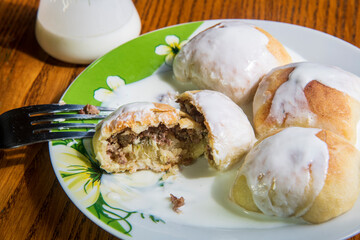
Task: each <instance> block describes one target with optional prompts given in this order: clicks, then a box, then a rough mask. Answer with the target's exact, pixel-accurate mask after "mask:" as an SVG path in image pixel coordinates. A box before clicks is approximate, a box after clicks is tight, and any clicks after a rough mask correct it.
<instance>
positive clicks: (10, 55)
mask: <svg viewBox="0 0 360 240" xmlns="http://www.w3.org/2000/svg"><path fill="white" fill-rule="evenodd" d="M38 5H39V0H2V1H0V86H1V87H0V113H3V112H5V111H7V110H10V109H12V108H16V107H21V106H26V105H31V104H44V103H55V102H58V101H59V99H60V97H61V95H62V94H63V92H64V91H65V89H66V88H67V87H68V86H69V84H70V83H71V82H72V81H73V80H74V78H75V77H76V76H77V75H78V74H80V73H81V71H82V70H83V69H84V68H85V67H86V66H84V65H75V64H68V63H63V62H60V61H58V60H56V59H54V58H52V57H50V56H49V55H47V54H46V53H45V52H44V51H43V50H42V49H41V48H40V47H39V45H38V44H37V42H36V40H35V36H34V23H35V18H36V11H37V8H38ZM135 5H136V7H137V9H138V12H139V14H140V17H141V20H142V33H146V32H149V31H152V30H155V29H158V28H162V27H165V26H170V25H174V24H178V23H185V22H190V21H197V20H206V19H221V18H249V19H265V20H272V21H281V22H287V23H293V24H298V25H302V26H306V27H310V28H314V29H317V30H320V31H323V32H326V33H329V34H331V35H334V36H336V37H339V38H341V39H344V40H345V41H347V42H350V43H352V44H354V45H355V46H357V47H360V2H359V1H358V0H344V1H342V0H338V1H335V0H320V1H313V0H289V1H287V0H262V1H260V0H207V1H201V0H181V1H180V0H179V1H173V0H161V1H160V0H159V1H153V0H135ZM0 158H1V160H0V239H115V238H114V237H113V236H112V235H110V234H109V233H107V232H105V231H104V230H102V229H101V228H99V227H97V225H95V224H94V223H92V222H91V221H90V220H89V219H88V218H87V217H85V216H84V215H83V214H82V213H81V212H80V211H79V210H78V209H77V208H76V207H75V205H74V204H73V203H72V202H71V201H70V200H69V198H68V197H67V196H66V194H65V193H64V191H63V190H62V188H61V187H60V184H59V182H58V180H57V179H56V178H55V175H54V172H53V170H52V166H51V163H50V158H49V153H48V145H47V144H45V143H44V144H35V145H33V146H29V147H22V148H18V149H12V150H0ZM351 239H357V240H359V239H360V234H359V235H357V236H355V237H352V238H351Z"/></svg>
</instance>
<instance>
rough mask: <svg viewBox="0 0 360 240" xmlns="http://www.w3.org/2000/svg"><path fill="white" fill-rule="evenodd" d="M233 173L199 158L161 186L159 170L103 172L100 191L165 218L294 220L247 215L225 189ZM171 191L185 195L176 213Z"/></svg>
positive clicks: (230, 223) (226, 222)
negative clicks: (218, 169) (132, 172)
mask: <svg viewBox="0 0 360 240" xmlns="http://www.w3.org/2000/svg"><path fill="white" fill-rule="evenodd" d="M235 175H236V170H235V169H233V170H231V171H229V172H227V173H226V174H223V173H220V172H218V171H216V170H213V169H212V168H210V167H209V166H208V164H207V161H206V159H204V158H200V159H198V160H197V162H196V163H195V164H194V165H191V166H188V167H184V168H183V169H182V170H181V172H180V173H179V174H178V175H176V176H174V177H171V178H169V179H167V180H166V181H165V182H164V185H163V186H160V185H159V182H158V181H157V180H158V179H159V178H161V174H159V173H153V172H151V171H139V172H136V173H135V174H126V173H123V174H112V175H109V174H107V175H103V177H102V178H101V186H102V187H101V193H102V195H103V197H104V199H105V201H107V202H108V203H109V204H110V205H111V206H113V207H118V208H122V209H125V210H128V211H132V210H137V211H139V212H142V213H144V214H151V215H155V216H156V217H159V218H161V219H162V220H164V221H165V222H176V223H180V224H185V225H193V226H204V227H222V228H235V227H236V228H239V227H243V228H272V227H280V226H285V225H289V224H294V220H289V221H288V222H286V221H284V220H279V219H274V218H267V217H264V216H259V215H248V214H246V213H244V211H243V210H242V209H240V208H239V207H237V206H236V205H235V204H233V203H232V202H231V201H230V200H229V198H228V193H229V191H230V186H231V185H232V183H233V181H234V179H235ZM170 193H171V194H173V195H175V196H176V197H184V199H185V205H184V206H182V207H181V208H180V210H181V213H179V214H178V213H176V212H174V211H173V210H172V208H171V207H172V206H171V202H170Z"/></svg>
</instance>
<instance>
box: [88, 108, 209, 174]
mask: <svg viewBox="0 0 360 240" xmlns="http://www.w3.org/2000/svg"><path fill="white" fill-rule="evenodd" d="M204 135H206V134H205V133H204V129H203V127H202V126H201V124H199V123H197V122H195V121H194V120H192V119H191V117H190V116H189V115H187V114H185V113H183V112H181V111H179V110H177V109H175V108H173V107H171V106H169V105H166V104H160V103H147V102H140V103H130V104H126V105H124V106H121V107H120V108H119V109H117V110H116V111H115V112H113V113H112V114H111V115H109V116H108V117H107V118H106V119H104V120H103V121H102V122H100V123H99V124H98V126H97V129H96V133H95V135H94V137H93V147H94V151H95V154H96V159H97V160H98V161H99V162H100V164H101V168H103V169H104V170H106V171H107V172H125V171H129V172H135V171H137V170H141V169H151V170H153V171H158V172H160V171H166V170H168V169H170V168H171V167H172V166H175V165H179V164H189V163H191V162H192V161H193V160H194V159H196V158H198V157H199V156H200V155H202V154H203V153H204V150H205V141H204Z"/></svg>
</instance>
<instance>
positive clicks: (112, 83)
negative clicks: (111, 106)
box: [94, 76, 125, 102]
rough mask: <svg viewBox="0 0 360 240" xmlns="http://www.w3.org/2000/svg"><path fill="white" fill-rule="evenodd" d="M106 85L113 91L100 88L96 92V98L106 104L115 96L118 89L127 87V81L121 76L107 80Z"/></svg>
mask: <svg viewBox="0 0 360 240" xmlns="http://www.w3.org/2000/svg"><path fill="white" fill-rule="evenodd" d="M106 84H107V85H108V86H109V88H110V89H111V90H109V89H105V88H99V89H97V90H95V92H94V98H95V99H96V100H97V101H99V102H105V101H106V100H107V99H109V98H111V97H112V96H113V95H114V94H115V93H114V91H115V90H116V89H118V88H120V87H121V86H124V85H125V81H124V80H123V79H122V78H120V77H119V76H109V77H107V79H106Z"/></svg>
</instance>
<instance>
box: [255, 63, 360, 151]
mask: <svg viewBox="0 0 360 240" xmlns="http://www.w3.org/2000/svg"><path fill="white" fill-rule="evenodd" d="M253 113H254V127H255V130H256V133H257V134H258V136H260V137H261V136H263V135H266V134H268V133H269V132H271V131H273V130H274V129H277V128H284V127H288V126H300V127H317V128H322V129H327V130H330V131H332V132H334V133H337V134H339V135H341V136H343V137H345V138H346V139H348V140H350V141H351V142H352V143H353V144H354V143H355V142H356V132H357V131H356V127H357V123H358V122H359V120H360V78H359V77H357V76H355V75H354V74H351V73H349V72H346V71H344V70H342V69H340V68H337V67H332V66H327V65H322V64H318V63H311V62H301V63H293V64H289V65H286V66H283V67H279V68H275V69H273V70H272V71H271V72H270V73H269V74H267V75H266V76H265V77H264V78H263V80H262V81H261V83H260V84H259V88H258V89H257V91H256V94H255V97H254V102H253Z"/></svg>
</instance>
